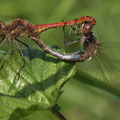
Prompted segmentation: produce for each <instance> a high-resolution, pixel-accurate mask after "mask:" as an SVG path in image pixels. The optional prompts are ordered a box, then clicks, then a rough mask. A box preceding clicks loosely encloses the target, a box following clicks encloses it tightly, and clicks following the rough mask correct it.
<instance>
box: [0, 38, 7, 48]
mask: <svg viewBox="0 0 120 120" xmlns="http://www.w3.org/2000/svg"><path fill="white" fill-rule="evenodd" d="M3 39H4V38H3ZM3 39H2V40H1V41H0V42H2V41H3ZM6 41H7V37H6V38H5V40H4V41H3V42H2V44H1V45H0V48H1V47H2V46H3V45H4V44H5V42H6Z"/></svg>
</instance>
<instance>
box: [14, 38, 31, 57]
mask: <svg viewBox="0 0 120 120" xmlns="http://www.w3.org/2000/svg"><path fill="white" fill-rule="evenodd" d="M15 40H16V41H18V42H19V43H21V44H23V45H24V46H25V47H26V48H27V49H28V56H29V59H31V56H30V48H29V46H28V45H27V44H26V43H24V42H22V41H20V40H19V39H17V38H15Z"/></svg>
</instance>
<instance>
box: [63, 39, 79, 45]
mask: <svg viewBox="0 0 120 120" xmlns="http://www.w3.org/2000/svg"><path fill="white" fill-rule="evenodd" d="M80 40H81V38H78V39H75V40H72V41H69V42H67V43H64V46H69V45H72V44H74V43H76V42H78V41H80Z"/></svg>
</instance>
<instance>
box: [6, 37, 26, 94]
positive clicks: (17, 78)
mask: <svg viewBox="0 0 120 120" xmlns="http://www.w3.org/2000/svg"><path fill="white" fill-rule="evenodd" d="M13 43H14V45H15V47H16V48H17V50H18V51H19V53H20V55H21V57H22V60H23V64H22V65H21V67H20V68H19V70H18V71H17V74H16V76H15V77H14V80H13V84H14V83H15V82H16V80H19V78H20V72H21V70H22V68H24V65H25V59H24V55H23V52H22V50H21V49H20V47H19V45H18V44H17V42H16V40H15V39H13ZM12 87H13V86H11V87H10V88H9V90H8V93H9V92H10V91H11V89H12Z"/></svg>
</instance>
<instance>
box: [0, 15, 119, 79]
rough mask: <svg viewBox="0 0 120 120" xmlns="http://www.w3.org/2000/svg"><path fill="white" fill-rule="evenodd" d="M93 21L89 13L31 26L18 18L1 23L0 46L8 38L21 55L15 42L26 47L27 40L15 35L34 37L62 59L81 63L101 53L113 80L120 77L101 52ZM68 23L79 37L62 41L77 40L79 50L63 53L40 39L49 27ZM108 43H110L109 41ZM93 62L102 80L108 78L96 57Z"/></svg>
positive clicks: (32, 38) (73, 41)
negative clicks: (66, 19) (70, 19)
mask: <svg viewBox="0 0 120 120" xmlns="http://www.w3.org/2000/svg"><path fill="white" fill-rule="evenodd" d="M95 24H96V21H95V19H94V18H93V17H89V16H83V17H82V18H79V19H75V20H72V21H66V22H60V23H52V24H41V25H33V24H31V23H30V22H28V21H26V20H23V19H18V18H17V19H15V20H13V21H12V22H10V23H8V24H4V23H3V22H0V37H1V38H2V39H1V41H0V47H2V46H3V45H4V44H5V43H6V41H8V42H9V46H10V51H12V48H13V44H12V43H14V45H15V47H16V48H17V49H18V51H19V52H20V54H21V56H22V57H23V52H22V50H21V48H20V47H19V44H18V42H19V43H21V44H23V45H25V46H26V47H28V49H29V46H28V45H27V44H26V43H24V42H22V41H21V40H19V39H18V37H28V38H30V39H31V40H33V41H34V42H35V43H36V44H37V45H38V46H39V47H40V48H41V49H42V50H44V51H45V52H47V53H49V54H51V55H53V56H56V57H57V58H59V59H62V60H65V61H74V62H83V61H86V60H87V59H91V58H95V60H96V58H97V56H98V55H100V56H101V59H104V60H106V63H107V64H108V66H109V67H108V68H107V67H106V69H107V70H108V71H109V70H110V72H109V74H110V76H111V79H113V80H114V79H117V78H120V77H119V75H120V74H119V70H117V72H116V69H114V67H113V66H112V64H111V60H110V59H109V58H108V57H107V56H106V55H105V54H104V52H103V51H102V49H101V48H102V47H101V46H102V45H103V47H104V45H105V44H106V43H99V41H98V39H97V38H96V37H95V36H94V35H93V32H92V28H93V26H94V25H95ZM68 26H71V29H70V34H71V35H75V36H78V39H75V40H72V41H70V42H68V43H65V42H64V45H65V46H68V45H71V44H73V43H76V42H78V41H80V42H81V46H82V47H83V51H80V50H79V51H76V52H73V53H67V54H63V53H60V52H58V51H55V50H53V49H51V48H49V47H48V46H47V45H46V44H45V43H44V42H43V41H42V40H41V39H40V34H41V33H42V32H44V31H46V30H48V29H52V28H59V27H63V29H65V28H66V27H68ZM71 31H74V34H72V32H71ZM107 45H108V46H109V44H107ZM103 49H104V48H103ZM96 53H97V54H96ZM101 59H100V58H99V61H100V62H102V61H101ZM95 64H96V66H98V69H99V71H100V73H101V74H102V75H103V79H105V80H108V78H109V77H108V78H107V76H106V75H105V74H106V73H104V72H103V70H102V68H101V66H100V65H99V62H98V61H97V60H96V63H95Z"/></svg>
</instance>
